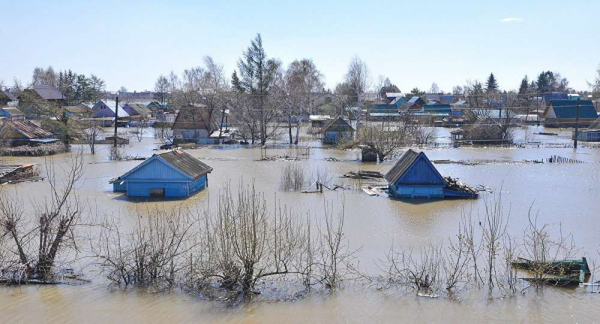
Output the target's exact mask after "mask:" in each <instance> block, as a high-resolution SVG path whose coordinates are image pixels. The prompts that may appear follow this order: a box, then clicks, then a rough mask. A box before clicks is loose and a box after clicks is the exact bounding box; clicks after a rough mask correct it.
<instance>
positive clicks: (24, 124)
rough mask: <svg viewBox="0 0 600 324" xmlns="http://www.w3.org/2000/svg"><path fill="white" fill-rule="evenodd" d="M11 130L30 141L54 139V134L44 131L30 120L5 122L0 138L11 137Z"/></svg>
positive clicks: (0, 131)
mask: <svg viewBox="0 0 600 324" xmlns="http://www.w3.org/2000/svg"><path fill="white" fill-rule="evenodd" d="M10 130H13V131H15V132H17V133H19V134H21V135H23V136H24V137H25V138H28V139H34V138H53V137H54V134H52V133H50V132H48V131H46V130H44V129H42V128H41V127H39V126H38V125H36V124H34V123H32V122H31V121H29V120H11V121H7V122H5V123H4V125H2V129H1V130H0V137H1V138H7V136H10V135H11V132H10Z"/></svg>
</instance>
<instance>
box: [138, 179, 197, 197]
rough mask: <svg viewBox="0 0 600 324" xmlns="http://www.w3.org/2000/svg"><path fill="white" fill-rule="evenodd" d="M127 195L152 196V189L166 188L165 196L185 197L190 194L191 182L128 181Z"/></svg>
mask: <svg viewBox="0 0 600 324" xmlns="http://www.w3.org/2000/svg"><path fill="white" fill-rule="evenodd" d="M126 183H127V196H129V197H150V192H151V190H152V189H164V193H165V198H183V197H187V196H189V191H188V184H189V182H165V181H127V182H126Z"/></svg>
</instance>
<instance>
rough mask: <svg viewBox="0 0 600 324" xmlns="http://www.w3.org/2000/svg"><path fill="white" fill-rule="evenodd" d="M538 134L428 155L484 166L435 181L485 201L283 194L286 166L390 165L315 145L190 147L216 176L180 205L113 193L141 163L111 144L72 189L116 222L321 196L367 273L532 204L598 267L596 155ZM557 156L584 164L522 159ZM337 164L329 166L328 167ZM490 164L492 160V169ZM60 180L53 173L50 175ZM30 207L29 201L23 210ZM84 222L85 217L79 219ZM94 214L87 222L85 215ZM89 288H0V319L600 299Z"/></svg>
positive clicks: (179, 316)
mask: <svg viewBox="0 0 600 324" xmlns="http://www.w3.org/2000/svg"><path fill="white" fill-rule="evenodd" d="M540 129H541V128H533V127H532V128H531V129H530V130H528V131H526V132H522V133H521V134H520V135H519V136H521V137H522V138H525V137H526V139H527V141H528V142H530V143H538V144H540V145H539V147H538V146H537V145H535V144H532V145H529V146H527V147H526V148H499V147H477V148H473V147H461V148H450V147H447V146H445V147H442V148H431V149H424V151H425V152H426V154H427V156H428V157H429V158H430V159H431V160H452V161H471V162H477V161H481V162H482V163H480V164H475V165H464V164H437V165H436V167H437V168H438V170H439V171H440V173H441V174H442V175H445V176H446V175H448V176H452V177H455V178H459V179H460V180H461V181H462V182H464V183H467V184H471V185H484V186H486V187H489V188H490V189H491V190H492V191H493V194H492V193H484V194H482V195H481V197H480V198H479V199H477V200H446V201H428V202H423V201H420V202H407V201H397V200H391V199H388V198H385V197H370V196H368V195H366V194H365V193H364V192H362V191H360V190H345V191H335V192H329V191H326V192H325V193H323V194H304V193H298V192H282V191H280V190H279V178H280V175H281V172H282V170H283V168H284V166H285V165H286V164H287V163H301V164H302V165H303V166H305V167H306V168H307V169H309V170H317V169H322V168H326V169H327V170H329V172H330V173H331V174H332V175H333V183H336V184H345V185H347V186H349V185H352V184H353V182H352V181H349V180H347V179H341V178H339V176H340V175H342V174H344V173H346V172H349V171H357V170H359V169H362V170H376V171H380V172H382V173H385V172H387V171H388V170H389V169H390V168H391V167H392V166H393V163H394V161H389V162H384V163H379V164H375V163H372V164H365V163H360V162H359V161H358V158H359V156H360V153H359V151H352V150H351V151H341V150H337V149H332V148H323V147H320V145H319V144H318V143H314V142H307V143H304V144H308V145H310V146H313V148H312V149H311V150H310V155H309V156H308V157H305V158H304V159H303V160H301V161H300V162H290V161H282V160H275V161H258V160H259V159H260V158H261V150H260V149H259V148H243V147H239V148H226V149H225V148H215V147H204V148H199V149H193V150H187V152H188V153H190V154H192V155H193V156H195V157H198V158H200V159H201V160H202V161H204V162H205V163H207V164H209V165H210V166H212V167H213V168H214V170H213V172H212V173H211V174H210V175H209V188H208V189H207V190H204V191H203V192H201V193H199V194H196V195H195V196H192V197H190V198H189V199H185V200H175V201H166V202H160V201H150V202H147V201H143V200H142V201H140V200H128V199H126V198H125V197H124V196H123V195H122V194H117V193H113V192H112V190H111V189H112V188H111V185H110V184H109V183H108V181H109V180H110V179H111V178H113V177H115V176H118V175H121V174H123V173H125V172H127V171H128V170H130V169H131V168H133V167H134V166H136V165H137V164H139V163H141V161H124V162H111V161H109V159H108V152H109V148H108V146H98V148H97V153H96V154H95V155H91V154H89V149H88V148H87V147H83V149H84V150H85V176H84V179H83V181H82V182H81V183H80V184H79V187H78V193H79V195H80V196H81V197H82V198H84V199H86V200H87V202H88V203H89V206H90V207H91V208H93V209H95V210H96V211H97V212H99V213H101V214H104V215H110V217H114V218H116V219H119V220H120V221H122V222H123V223H124V224H128V223H131V222H132V221H133V220H134V219H135V215H136V211H138V210H140V209H144V208H146V207H157V208H165V209H172V208H178V207H181V206H184V207H196V206H202V205H203V204H205V203H206V202H207V201H208V200H209V199H215V198H216V196H217V193H218V191H219V189H220V188H223V187H224V186H225V185H226V184H227V183H228V182H231V183H233V184H237V183H238V182H239V181H240V179H242V178H243V179H244V182H245V183H251V182H254V184H255V186H256V188H257V189H258V190H260V191H262V192H264V193H265V194H266V197H267V199H268V201H269V202H271V201H273V199H274V197H275V194H277V199H280V200H281V202H282V203H284V204H286V205H288V206H290V207H292V208H293V209H294V210H295V211H298V212H303V211H307V210H310V211H311V212H312V213H313V214H314V217H320V215H321V210H322V207H321V206H323V202H324V198H325V199H326V200H330V201H336V202H339V201H342V200H343V201H345V211H346V217H345V233H346V236H347V238H348V244H349V245H350V247H352V248H355V249H358V248H360V251H359V252H358V253H357V255H356V257H357V260H358V261H360V265H361V267H362V268H363V269H364V270H365V271H367V272H369V273H374V272H377V271H378V267H377V266H376V264H377V262H378V261H379V260H382V259H383V258H385V255H386V253H387V251H388V250H389V248H390V245H391V244H392V243H394V244H395V245H399V246H402V247H407V248H408V247H416V248H418V247H419V246H423V245H425V244H428V243H430V242H436V241H440V240H445V239H446V238H448V237H450V236H454V235H456V233H457V229H458V223H459V221H460V218H461V214H462V213H472V215H474V217H477V215H478V214H481V213H483V210H484V208H485V202H486V200H488V201H489V200H491V199H492V197H493V195H494V194H495V195H498V194H500V193H501V194H502V200H503V202H504V203H505V208H506V209H507V212H508V209H510V218H509V225H508V232H509V233H510V234H512V235H519V234H520V233H522V231H523V229H524V228H525V227H526V226H527V213H528V211H529V210H530V208H531V209H532V210H533V211H534V212H539V220H540V221H541V222H543V223H547V224H549V226H550V227H551V228H553V229H558V228H559V226H562V229H563V231H564V232H568V233H572V234H573V237H574V238H575V243H576V244H577V246H578V247H580V248H581V251H580V254H581V256H588V257H589V258H590V259H596V260H598V261H599V262H600V255H599V254H598V251H600V239H598V229H599V228H600V217H599V216H600V215H599V210H600V199H599V195H600V149H598V148H586V147H585V145H584V147H580V148H579V149H578V150H576V151H575V150H574V149H572V148H552V147H550V146H551V145H549V143H556V144H557V145H556V146H560V145H558V144H561V145H562V144H568V143H570V142H569V133H568V131H560V132H559V136H554V137H552V138H548V136H541V135H535V134H534V133H535V132H538V131H539V130H540ZM447 134H448V130H439V131H438V136H439V137H440V142H444V141H445V140H447V138H446V136H447ZM158 145H159V144H158V142H157V141H156V140H155V139H153V138H152V136H151V134H149V135H148V136H147V137H146V138H144V139H143V140H142V142H140V143H138V142H137V140H133V142H132V144H130V145H129V146H126V147H125V148H124V149H125V151H126V153H127V154H129V155H132V156H135V155H139V156H145V157H148V156H150V155H151V154H154V153H157V152H156V151H153V149H155V148H157V147H158ZM267 154H268V155H269V156H283V155H295V154H298V152H296V151H295V150H293V149H289V148H287V147H285V146H279V147H277V148H272V149H268V150H267ZM552 155H559V156H563V157H568V158H572V159H577V160H580V161H584V162H586V163H578V164H534V163H523V162H522V161H524V160H541V159H546V158H548V157H550V156H552ZM65 158H66V155H59V156H55V157H53V159H54V161H55V164H56V165H57V166H61V165H66V164H65V161H64V159H65ZM331 158H335V159H331ZM3 161H4V162H5V163H13V162H23V163H25V162H27V163H36V164H38V165H39V166H40V167H42V168H43V165H44V162H45V159H44V158H43V157H36V158H25V157H23V158H21V157H19V158H8V157H7V158H3ZM492 161H493V162H492ZM57 169H58V171H59V174H61V172H63V171H61V170H60V167H58V168H57ZM3 188H4V192H5V193H6V194H11V195H19V196H20V197H22V198H23V199H24V201H26V202H30V201H31V202H34V201H38V200H40V199H43V197H44V196H45V195H46V194H48V189H47V183H44V182H30V183H21V184H18V185H7V186H4V187H3ZM28 205H29V207H28V208H31V207H30V206H31V205H30V204H29V203H28ZM85 217H88V216H84V218H85ZM89 217H92V216H89ZM92 280H93V282H92V283H91V284H86V285H79V286H69V285H58V286H26V287H4V288H1V289H0V305H2V310H3V311H2V312H0V322H2V323H8V322H47V321H51V322H78V323H79V322H92V323H100V322H124V321H135V322H155V323H158V322H170V323H175V322H203V323H206V322H217V323H221V322H223V323H225V322H227V323H280V322H286V323H288V322H293V323H304V322H361V323H362V322H383V323H385V322H388V323H397V322H417V321H418V322H422V321H423V322H456V323H463V322H484V321H486V322H488V321H489V322H561V323H576V322H577V323H589V322H594V321H596V320H597V318H599V316H600V307H599V306H600V295H598V294H590V293H587V292H586V291H585V290H584V289H583V288H577V289H560V288H550V289H545V290H543V291H542V292H540V293H527V294H525V295H522V296H517V297H513V298H507V299H493V300H488V299H486V298H481V297H480V296H465V297H463V298H462V299H460V300H458V301H457V300H449V299H447V298H437V299H423V298H419V297H416V296H415V294H414V293H413V294H406V293H394V292H386V291H377V290H375V289H371V288H369V287H363V286H361V285H349V286H348V287H346V289H342V290H341V291H339V292H336V293H334V294H332V295H326V296H323V295H317V296H310V297H307V298H305V299H300V300H296V301H293V302H285V301H282V302H252V303H250V304H247V305H244V306H239V307H234V308H231V307H226V306H224V305H222V304H219V303H216V302H208V301H204V300H201V299H199V298H196V297H194V296H191V295H188V294H185V293H176V292H175V293H154V294H153V293H147V292H142V291H139V290H127V291H122V290H119V289H115V288H111V287H110V286H109V285H108V284H107V283H106V282H105V281H104V280H103V279H102V278H101V277H93V278H92Z"/></svg>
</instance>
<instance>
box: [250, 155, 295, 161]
mask: <svg viewBox="0 0 600 324" xmlns="http://www.w3.org/2000/svg"><path fill="white" fill-rule="evenodd" d="M257 161H300V159H299V158H297V157H293V156H289V155H273V156H268V157H263V158H261V159H259V160H257Z"/></svg>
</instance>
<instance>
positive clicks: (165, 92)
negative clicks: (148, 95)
mask: <svg viewBox="0 0 600 324" xmlns="http://www.w3.org/2000/svg"><path fill="white" fill-rule="evenodd" d="M168 96H169V80H168V79H167V77H165V76H164V75H160V76H159V77H158V79H156V83H155V84H154V99H156V100H158V101H159V102H160V103H161V104H162V105H164V104H165V103H167V97H168Z"/></svg>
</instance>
